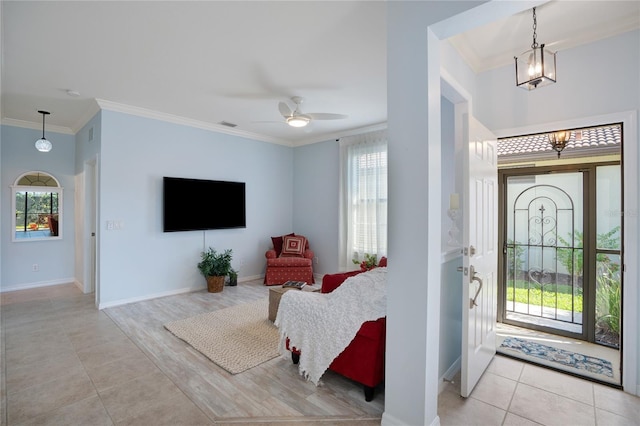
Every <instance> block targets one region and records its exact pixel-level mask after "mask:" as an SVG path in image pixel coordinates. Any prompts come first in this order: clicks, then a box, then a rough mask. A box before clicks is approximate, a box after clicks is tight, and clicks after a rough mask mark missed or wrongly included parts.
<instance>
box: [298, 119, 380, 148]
mask: <svg viewBox="0 0 640 426" xmlns="http://www.w3.org/2000/svg"><path fill="white" fill-rule="evenodd" d="M386 129H387V122H386V121H385V122H384V123H378V124H372V125H370V126H365V127H358V128H356V129H351V130H344V131H342V132H335V133H329V134H328V135H322V136H319V137H317V138H311V139H305V140H302V141H298V143H297V144H296V145H295V146H296V147H298V146H304V145H311V144H314V143H318V142H325V141H330V140H331V139H336V141H337V140H339V139H341V138H345V137H347V136H355V135H361V134H364V133H370V132H376V131H378V130H386Z"/></svg>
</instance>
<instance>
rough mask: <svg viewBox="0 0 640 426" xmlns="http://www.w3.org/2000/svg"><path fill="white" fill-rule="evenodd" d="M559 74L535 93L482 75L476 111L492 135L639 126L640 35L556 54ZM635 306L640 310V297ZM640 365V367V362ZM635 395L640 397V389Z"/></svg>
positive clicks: (500, 73)
mask: <svg viewBox="0 0 640 426" xmlns="http://www.w3.org/2000/svg"><path fill="white" fill-rule="evenodd" d="M557 68H558V69H557V71H558V82H557V83H555V84H552V85H550V86H546V87H543V88H541V89H539V90H534V91H531V92H528V91H525V90H520V89H517V88H516V87H515V84H514V81H513V80H514V75H513V73H514V70H513V68H512V67H510V66H508V67H502V68H498V69H495V70H492V71H487V72H485V73H482V74H479V75H478V96H477V98H476V103H475V107H474V110H475V111H476V114H477V116H478V118H479V119H480V120H481V121H482V122H483V123H484V124H485V125H487V126H488V127H489V128H490V129H494V130H497V129H514V128H518V127H525V126H531V125H536V124H546V123H553V122H561V121H563V120H572V119H579V118H584V117H594V116H599V115H605V114H612V113H623V112H626V111H633V117H634V118H633V121H635V122H636V123H637V114H638V110H640V78H639V77H638V76H639V75H640V31H631V32H627V33H624V34H621V35H618V36H615V37H610V38H607V39H604V40H600V41H597V42H594V43H590V44H586V45H583V46H578V47H575V48H573V49H568V50H566V51H561V52H558V56H557ZM496 100H499V101H496ZM590 124H592V125H597V124H606V123H590ZM549 130H553V129H549ZM638 143H640V141H639V140H638V136H636V139H635V140H631V139H630V138H626V139H625V140H624V141H623V144H624V145H625V146H630V144H633V145H634V146H637V145H638ZM623 149H624V148H623ZM633 163H634V164H636V165H637V164H639V163H640V159H638V158H635V159H634V162H633ZM626 183H627V184H628V182H626ZM627 188H631V189H630V191H633V192H632V194H633V197H632V198H635V200H631V201H629V198H627V201H628V202H629V203H630V205H633V204H636V205H637V200H638V199H639V198H640V186H639V185H638V182H632V183H631V186H630V187H629V186H628V185H627ZM625 191H626V189H625ZM631 210H635V209H631ZM631 221H635V224H634V225H635V227H636V229H637V226H638V215H637V214H636V212H635V211H632V213H631V214H629V215H627V216H626V219H625V222H626V223H627V224H630V223H631ZM629 241H630V242H629ZM631 244H633V245H634V246H635V247H634V248H636V249H637V245H638V238H637V236H636V238H629V239H627V246H626V249H627V253H629V246H630V245H631ZM636 252H637V250H636ZM625 263H626V264H627V265H628V266H631V267H635V265H638V264H639V263H640V259H638V258H637V257H636V258H631V256H629V255H627V256H626V258H625ZM635 303H636V304H635V306H636V307H638V306H640V292H638V293H637V300H636V302H635ZM635 330H636V333H638V334H637V336H638V337H637V349H636V353H637V354H640V330H637V327H636V328H635ZM637 362H638V364H639V365H640V359H638V360H637ZM627 368H629V367H627ZM634 368H635V369H636V371H637V374H636V375H637V379H636V380H637V381H636V383H640V368H639V366H638V365H636V366H634ZM629 390H630V391H634V390H632V389H629ZM635 392H640V385H638V389H636V390H635Z"/></svg>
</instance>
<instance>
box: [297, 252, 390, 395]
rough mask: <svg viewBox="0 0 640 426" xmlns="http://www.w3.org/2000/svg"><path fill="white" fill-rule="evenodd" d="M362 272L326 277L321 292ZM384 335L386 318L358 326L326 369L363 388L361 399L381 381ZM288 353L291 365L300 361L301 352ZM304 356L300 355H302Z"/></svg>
mask: <svg viewBox="0 0 640 426" xmlns="http://www.w3.org/2000/svg"><path fill="white" fill-rule="evenodd" d="M379 266H387V259H386V258H385V257H383V258H381V259H380V262H379ZM362 272H363V271H351V272H344V273H341V274H327V275H325V276H324V277H323V278H322V290H321V291H322V293H330V292H332V291H333V290H335V289H336V288H338V287H339V286H340V284H342V283H343V282H344V280H346V279H347V278H349V277H352V276H354V275H357V274H360V273H362ZM386 334H387V318H386V317H384V318H379V319H377V320H376V321H367V322H365V323H364V324H362V327H360V330H358V333H356V337H354V338H353V340H352V341H351V343H349V346H347V347H346V349H345V350H344V351H343V352H342V353H341V354H340V355H338V357H337V358H336V359H334V360H333V362H332V363H331V365H330V366H329V369H330V370H332V371H335V372H336V373H338V374H341V375H343V376H345V377H348V378H349V379H351V380H354V381H356V382H358V383H361V384H362V385H363V386H364V398H365V400H366V401H371V400H372V399H373V396H374V389H375V387H376V386H377V385H378V384H380V383H381V382H382V381H383V380H384V355H385V344H386ZM287 349H289V350H291V359H292V360H293V363H294V364H297V363H298V362H299V360H300V356H301V353H300V352H299V351H297V350H296V349H295V348H289V345H288V342H287ZM302 356H304V355H302Z"/></svg>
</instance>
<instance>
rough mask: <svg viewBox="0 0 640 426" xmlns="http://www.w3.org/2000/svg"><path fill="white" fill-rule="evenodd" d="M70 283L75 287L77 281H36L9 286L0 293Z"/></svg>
mask: <svg viewBox="0 0 640 426" xmlns="http://www.w3.org/2000/svg"><path fill="white" fill-rule="evenodd" d="M70 283H74V284H75V285H77V281H76V279H75V278H60V279H57V280H48V281H38V282H35V283H24V284H16V285H10V286H7V287H2V288H0V293H6V292H9V291H18V290H28V289H30V288H38V287H49V286H52V285H60V284H70Z"/></svg>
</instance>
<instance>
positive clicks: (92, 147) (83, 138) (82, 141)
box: [75, 111, 102, 174]
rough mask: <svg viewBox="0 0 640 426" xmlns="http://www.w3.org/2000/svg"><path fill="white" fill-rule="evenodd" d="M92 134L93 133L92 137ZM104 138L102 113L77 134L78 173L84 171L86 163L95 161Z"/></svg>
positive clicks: (76, 165) (95, 116)
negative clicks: (101, 140)
mask: <svg viewBox="0 0 640 426" xmlns="http://www.w3.org/2000/svg"><path fill="white" fill-rule="evenodd" d="M90 133H93V134H92V135H90ZM101 137H102V112H101V111H99V112H98V113H97V114H96V115H94V116H93V117H92V118H91V119H90V120H89V121H88V122H87V123H86V124H85V125H84V126H82V129H80V131H78V133H76V164H75V168H76V173H77V174H78V173H82V172H83V171H84V167H85V162H87V161H90V160H95V159H96V156H97V155H98V154H99V153H100V139H101Z"/></svg>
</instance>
